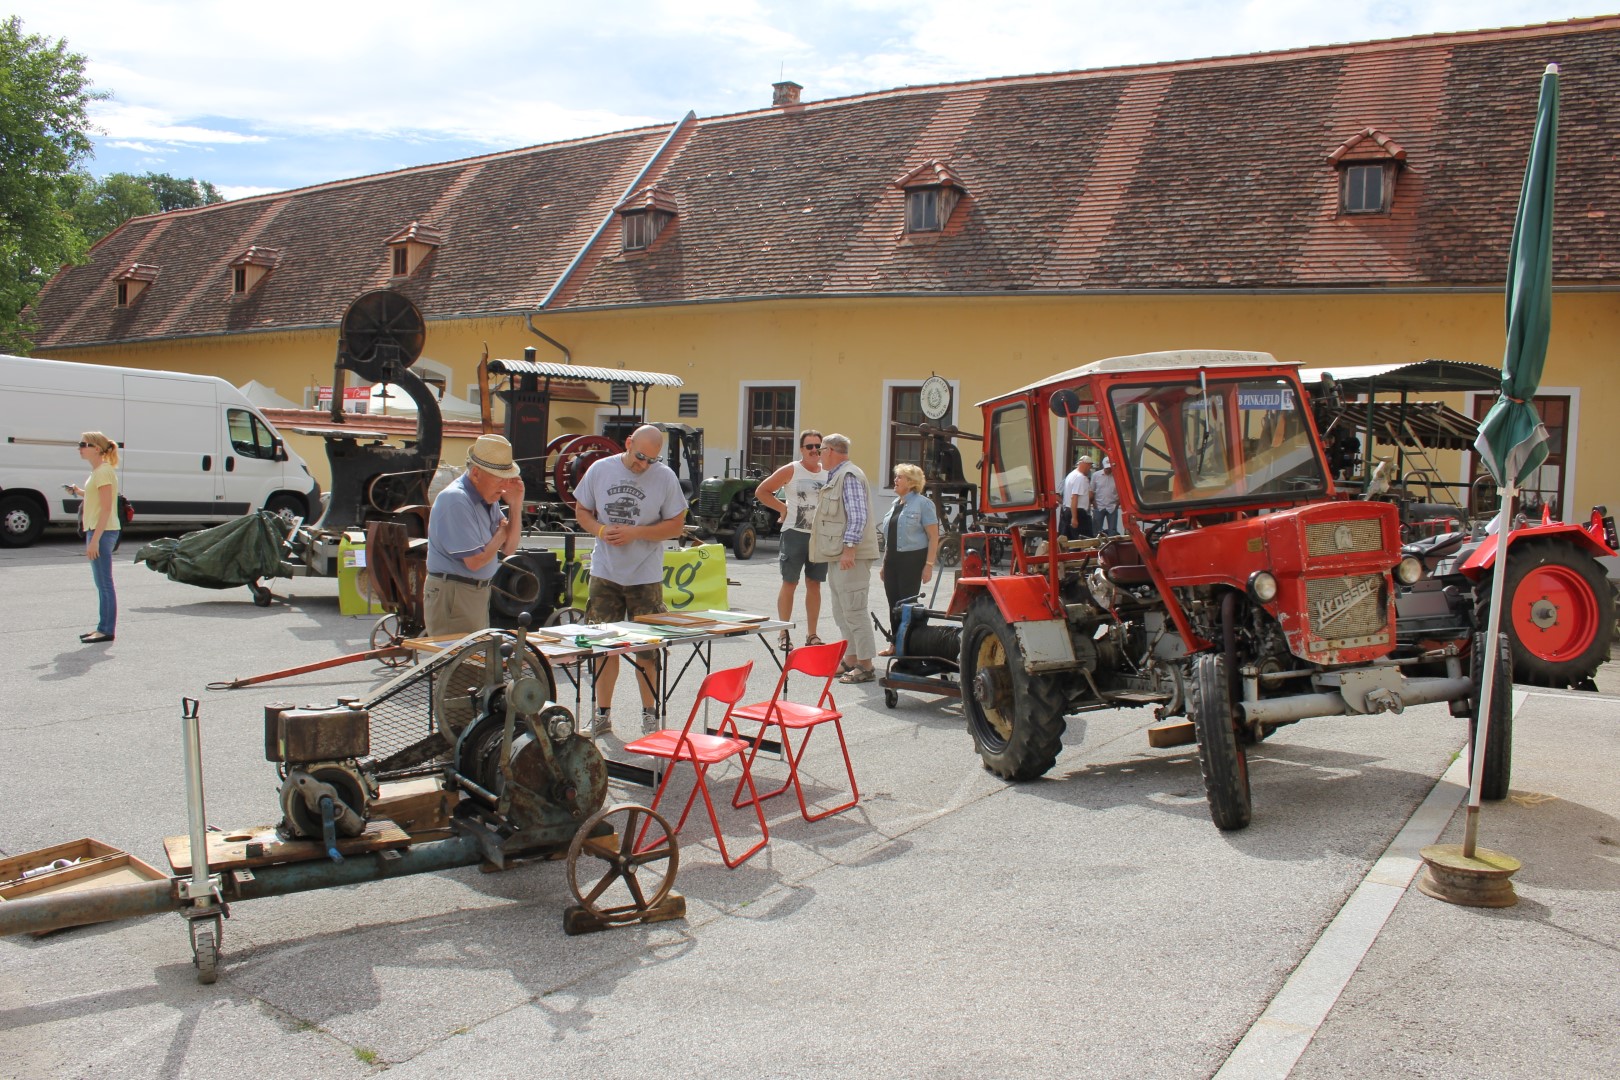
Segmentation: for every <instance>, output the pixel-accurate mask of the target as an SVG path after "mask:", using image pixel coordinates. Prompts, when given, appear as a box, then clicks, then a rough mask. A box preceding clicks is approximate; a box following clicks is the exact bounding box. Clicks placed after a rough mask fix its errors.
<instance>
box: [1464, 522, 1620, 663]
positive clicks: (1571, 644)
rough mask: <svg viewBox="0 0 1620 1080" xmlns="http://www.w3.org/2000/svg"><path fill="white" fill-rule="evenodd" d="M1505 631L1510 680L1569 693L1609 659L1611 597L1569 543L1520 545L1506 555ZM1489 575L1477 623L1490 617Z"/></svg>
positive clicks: (1599, 573) (1592, 564) (1601, 577)
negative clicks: (1509, 646)
mask: <svg viewBox="0 0 1620 1080" xmlns="http://www.w3.org/2000/svg"><path fill="white" fill-rule="evenodd" d="M1507 559H1508V563H1507V580H1506V582H1504V586H1503V595H1505V596H1506V597H1507V607H1506V609H1505V610H1504V611H1503V612H1502V631H1503V633H1505V634H1507V636H1508V640H1509V642H1511V644H1512V648H1513V677H1514V679H1515V680H1517V681H1518V682H1521V683H1528V684H1530V685H1532V686H1555V687H1564V686H1574V685H1576V684H1578V683H1582V682H1585V681H1586V680H1587V679H1590V678H1591V677H1592V676H1593V675H1594V674H1596V672H1597V669H1598V667H1599V666H1600V665H1601V664H1602V663H1603V662H1604V661H1605V660H1607V659H1608V658H1609V642H1610V640H1611V636H1612V635H1611V633H1610V628H1611V627H1612V626H1613V625H1614V618H1615V606H1614V592H1613V590H1612V589H1610V587H1609V582H1608V578H1607V577H1606V575H1605V574H1604V572H1603V567H1602V566H1600V565H1599V564H1598V562H1597V560H1596V559H1594V558H1592V557H1591V556H1590V555H1588V554H1587V553H1586V552H1584V551H1581V550H1580V549H1578V548H1577V547H1576V546H1575V545H1574V544H1572V543H1571V542H1569V541H1568V540H1542V541H1537V542H1533V543H1524V542H1520V543H1517V544H1514V545H1513V546H1512V547H1510V548H1509V549H1508V556H1507ZM1490 590H1491V575H1490V574H1487V575H1486V576H1485V577H1484V578H1483V579H1481V581H1480V582H1479V586H1478V595H1479V604H1478V611H1479V619H1480V622H1479V624H1478V625H1480V626H1484V625H1486V623H1485V617H1486V615H1487V614H1489V610H1490Z"/></svg>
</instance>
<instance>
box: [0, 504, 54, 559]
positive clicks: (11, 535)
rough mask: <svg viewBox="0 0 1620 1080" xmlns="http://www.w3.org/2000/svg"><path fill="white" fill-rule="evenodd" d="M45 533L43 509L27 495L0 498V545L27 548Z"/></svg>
mask: <svg viewBox="0 0 1620 1080" xmlns="http://www.w3.org/2000/svg"><path fill="white" fill-rule="evenodd" d="M44 531H45V508H44V507H42V506H40V505H39V503H38V502H36V501H35V500H33V499H31V498H29V497H28V496H27V495H5V496H0V545H4V546H5V547H27V546H28V545H29V544H32V543H33V542H34V541H35V540H38V539H39V536H40V533H43V532H44Z"/></svg>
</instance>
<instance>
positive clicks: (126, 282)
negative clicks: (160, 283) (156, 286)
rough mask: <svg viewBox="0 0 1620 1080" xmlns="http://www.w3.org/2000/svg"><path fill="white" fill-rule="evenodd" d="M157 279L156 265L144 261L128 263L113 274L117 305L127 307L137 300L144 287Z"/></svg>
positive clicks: (144, 290)
mask: <svg viewBox="0 0 1620 1080" xmlns="http://www.w3.org/2000/svg"><path fill="white" fill-rule="evenodd" d="M157 279H158V268H157V267H155V266H150V265H148V264H146V263H130V264H129V265H128V266H127V267H125V268H124V269H122V270H120V271H119V272H118V273H116V274H114V275H113V284H114V286H115V289H116V293H115V295H116V303H117V305H118V306H119V307H129V306H130V305H132V304H133V303H135V301H137V300H139V299H140V298H141V294H142V293H144V292H146V287H147V286H148V285H150V284H152V283H153V282H154V281H156V280H157Z"/></svg>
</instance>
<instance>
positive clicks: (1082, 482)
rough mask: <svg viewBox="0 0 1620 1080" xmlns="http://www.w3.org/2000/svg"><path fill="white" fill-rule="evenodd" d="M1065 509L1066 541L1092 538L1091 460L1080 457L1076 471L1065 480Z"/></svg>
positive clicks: (1076, 463)
mask: <svg viewBox="0 0 1620 1080" xmlns="http://www.w3.org/2000/svg"><path fill="white" fill-rule="evenodd" d="M1063 508H1064V510H1065V511H1067V520H1066V521H1065V522H1064V524H1063V535H1064V537H1065V538H1066V539H1069V540H1075V539H1078V538H1080V537H1082V536H1091V535H1092V534H1093V532H1094V530H1093V529H1092V527H1091V458H1089V457H1087V456H1086V455H1084V454H1082V455H1080V460H1079V461H1077V462H1075V463H1074V470H1073V471H1072V472H1070V473H1069V475H1068V476H1066V477H1064V478H1063Z"/></svg>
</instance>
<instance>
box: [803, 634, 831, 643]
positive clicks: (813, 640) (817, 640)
mask: <svg viewBox="0 0 1620 1080" xmlns="http://www.w3.org/2000/svg"><path fill="white" fill-rule="evenodd" d="M804 643H805V644H806V645H825V644H827V643H826V642H825V641H822V640H821V639H820V638H818V637H816V635H814V634H811V635H810V636H809V637H807V638H805V639H804Z"/></svg>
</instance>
